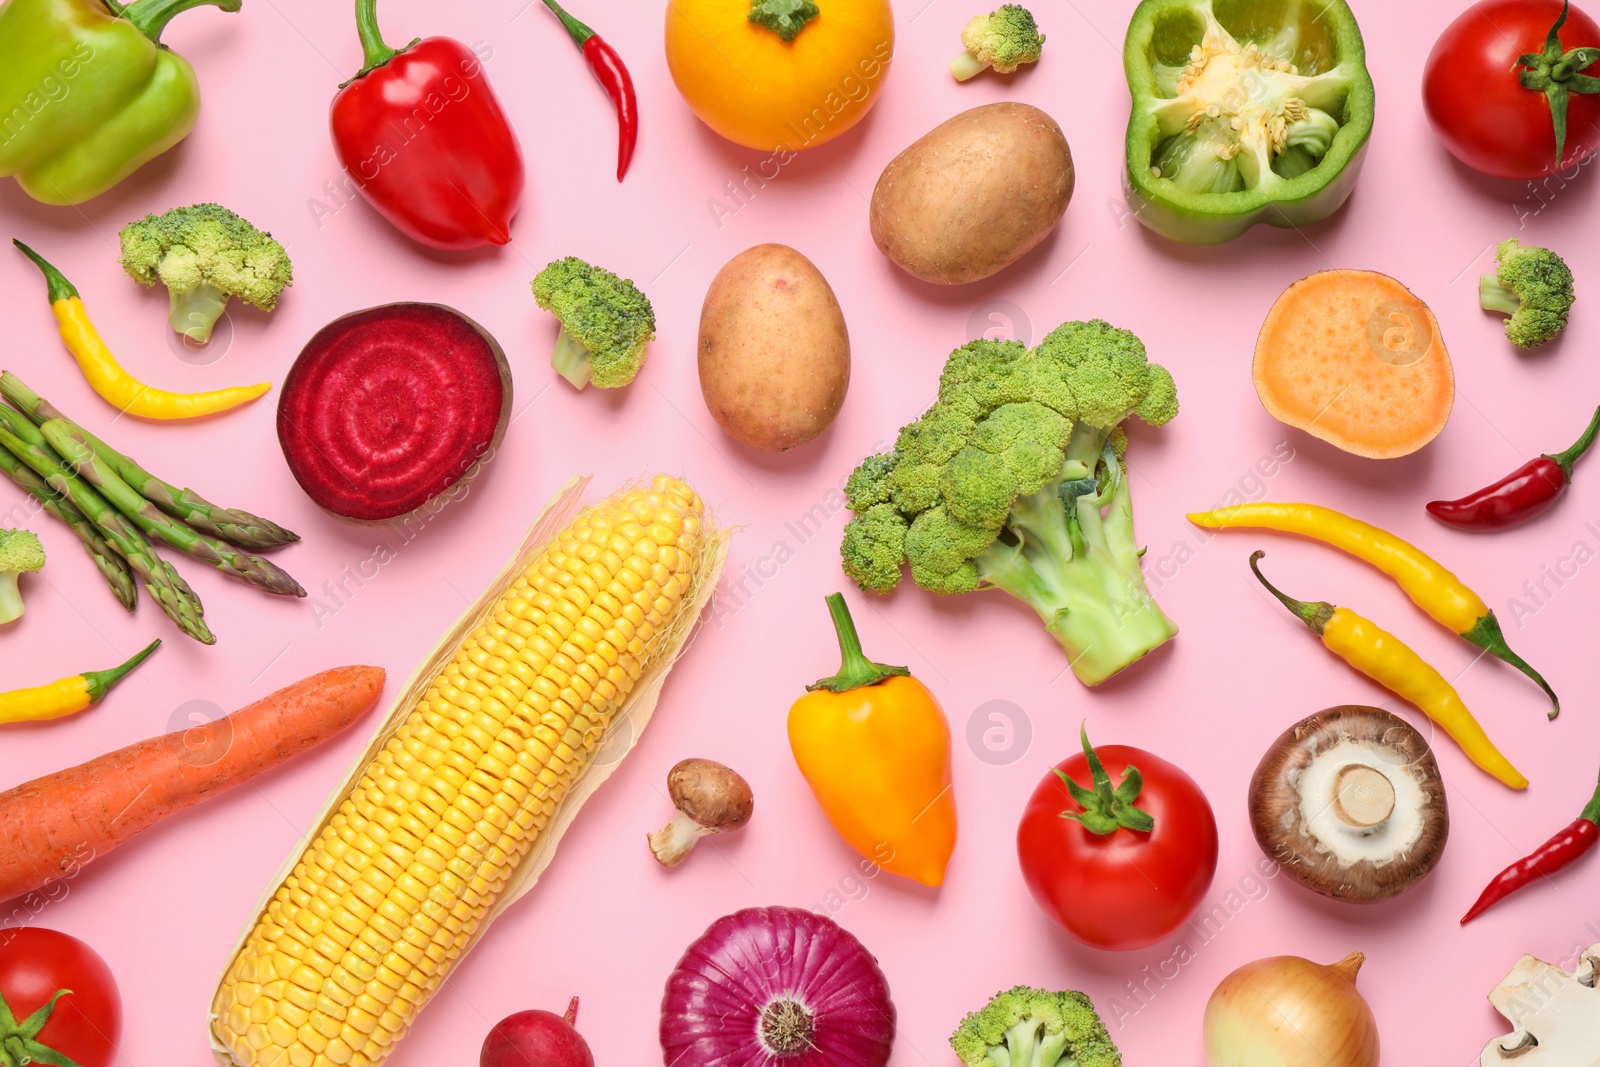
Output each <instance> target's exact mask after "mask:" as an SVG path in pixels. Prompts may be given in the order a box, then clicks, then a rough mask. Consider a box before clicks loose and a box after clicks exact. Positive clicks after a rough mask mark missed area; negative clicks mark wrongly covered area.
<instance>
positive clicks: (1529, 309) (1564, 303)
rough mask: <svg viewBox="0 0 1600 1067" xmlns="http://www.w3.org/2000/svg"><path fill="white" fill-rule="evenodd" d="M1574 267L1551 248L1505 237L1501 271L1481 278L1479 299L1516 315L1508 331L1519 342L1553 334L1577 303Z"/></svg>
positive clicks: (1525, 344) (1498, 262) (1528, 343)
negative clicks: (1574, 302) (1507, 239)
mask: <svg viewBox="0 0 1600 1067" xmlns="http://www.w3.org/2000/svg"><path fill="white" fill-rule="evenodd" d="M1572 301H1573V294H1572V271H1571V270H1569V269H1568V268H1567V264H1566V261H1565V260H1563V259H1562V258H1561V257H1560V256H1558V255H1556V254H1555V253H1554V252H1552V251H1550V250H1549V249H1548V248H1536V247H1533V246H1531V245H1524V244H1522V243H1521V242H1519V241H1518V240H1517V239H1516V238H1515V237H1513V238H1511V239H1510V240H1509V241H1501V242H1500V247H1499V250H1498V251H1497V252H1496V253H1495V273H1493V274H1485V275H1483V276H1482V277H1481V278H1479V279H1478V303H1480V304H1482V305H1483V308H1484V310H1485V311H1498V312H1501V313H1502V314H1506V315H1510V316H1511V317H1510V318H1509V319H1507V320H1506V336H1507V337H1508V338H1510V340H1511V343H1512V344H1514V345H1516V346H1517V347H1518V348H1534V347H1536V346H1538V345H1542V344H1544V343H1545V342H1546V341H1549V340H1552V339H1553V338H1554V337H1555V335H1556V334H1558V333H1560V332H1561V331H1562V330H1563V329H1565V328H1566V325H1567V312H1569V311H1570V310H1571V309H1572Z"/></svg>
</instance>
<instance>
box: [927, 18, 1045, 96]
mask: <svg viewBox="0 0 1600 1067" xmlns="http://www.w3.org/2000/svg"><path fill="white" fill-rule="evenodd" d="M961 43H962V45H964V46H965V47H966V51H965V52H962V53H961V54H960V55H959V56H956V58H955V59H953V60H951V61H950V73H952V74H954V75H955V76H956V80H957V81H966V80H967V79H968V78H974V77H977V76H978V75H979V74H981V73H983V72H984V71H986V70H988V69H989V68H990V67H993V68H994V69H995V70H997V71H999V72H1000V73H1001V74H1012V73H1015V72H1016V69H1017V68H1018V67H1020V66H1022V65H1023V64H1024V63H1037V62H1039V56H1040V55H1041V54H1042V52H1043V51H1044V37H1043V36H1042V35H1041V34H1040V33H1039V24H1038V23H1037V22H1035V21H1034V19H1033V12H1031V11H1029V10H1028V9H1027V8H1025V7H1020V6H1018V5H1017V4H1006V5H1005V6H1004V7H1001V8H1000V9H998V10H996V11H992V12H990V13H989V14H987V15H978V16H976V17H975V18H973V20H972V21H971V22H968V23H967V28H966V29H964V30H962V31H961Z"/></svg>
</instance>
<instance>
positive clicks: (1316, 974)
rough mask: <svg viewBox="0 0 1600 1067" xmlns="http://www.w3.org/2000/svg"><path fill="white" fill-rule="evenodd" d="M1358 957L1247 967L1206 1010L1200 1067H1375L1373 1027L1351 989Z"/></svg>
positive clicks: (1278, 959)
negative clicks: (1203, 1065) (1330, 962)
mask: <svg viewBox="0 0 1600 1067" xmlns="http://www.w3.org/2000/svg"><path fill="white" fill-rule="evenodd" d="M1364 962H1366V957H1365V956H1363V955H1362V954H1361V953H1359V952H1352V953H1350V955H1348V956H1346V957H1345V958H1344V959H1342V960H1340V961H1339V962H1338V963H1335V964H1333V965H1332V966H1324V965H1322V964H1320V963H1312V962H1311V961H1310V960H1303V959H1301V958H1300V957H1299V956H1273V957H1271V958H1270V959H1264V960H1256V961H1255V962H1254V963H1247V964H1245V965H1244V966H1243V967H1240V968H1239V969H1238V970H1237V971H1234V972H1233V973H1232V974H1230V975H1228V977H1226V978H1224V979H1223V980H1222V984H1221V985H1219V986H1217V989H1216V992H1214V993H1212V994H1211V1001H1210V1002H1209V1003H1208V1004H1207V1005H1206V1018H1205V1038H1206V1063H1207V1064H1208V1067H1378V1023H1377V1021H1376V1020H1375V1019H1373V1017H1372V1009H1371V1008H1370V1007H1369V1006H1368V1005H1367V1002H1366V1000H1365V998H1363V997H1362V996H1361V994H1360V993H1359V992H1358V991H1357V990H1356V972H1357V971H1359V970H1360V969H1361V965H1362V963H1364Z"/></svg>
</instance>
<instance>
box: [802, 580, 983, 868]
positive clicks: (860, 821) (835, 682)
mask: <svg viewBox="0 0 1600 1067" xmlns="http://www.w3.org/2000/svg"><path fill="white" fill-rule="evenodd" d="M828 610H829V611H830V612H831V613H832V614H833V625H834V629H835V630H836V631H837V632H838V637H839V651H840V653H841V654H842V656H843V658H844V664H843V666H841V667H840V668H839V673H838V674H835V675H833V676H832V677H831V678H824V679H822V680H821V681H819V682H816V683H815V684H813V685H810V686H808V687H807V689H808V690H809V691H808V692H807V693H806V695H805V696H803V697H801V698H800V699H799V700H797V701H795V702H794V706H793V707H792V708H790V709H789V747H790V748H791V749H793V750H794V758H795V762H796V763H798V764H799V765H800V773H801V774H803V775H804V776H805V779H806V781H807V782H808V783H810V785H811V791H812V793H814V794H815V795H816V798H817V803H818V804H820V805H821V806H822V810H823V812H824V813H825V814H826V815H827V816H828V821H829V822H830V823H832V824H833V828H834V829H835V830H837V831H838V832H839V836H840V837H843V838H844V839H845V841H846V842H847V843H848V844H849V845H850V847H851V848H853V849H855V850H856V851H857V852H859V853H860V854H861V855H862V856H864V857H865V858H867V859H869V860H871V861H873V862H874V863H876V864H877V865H878V866H880V867H882V868H883V869H884V870H886V871H889V872H890V873H891V874H899V875H903V876H905V877H907V878H910V879H912V880H913V881H916V882H921V883H922V884H923V885H939V884H940V883H941V882H943V881H944V871H945V867H946V866H947V865H948V864H949V862H950V854H951V853H952V852H954V851H955V847H956V804H955V795H954V793H953V792H952V790H951V783H950V724H949V723H948V722H946V721H945V717H944V711H943V710H942V709H941V708H940V707H939V702H938V701H937V700H936V699H934V696H933V694H932V693H930V692H929V691H928V689H927V687H926V686H924V685H923V684H922V683H921V682H919V681H917V680H916V679H915V678H912V677H911V673H910V672H909V671H908V670H906V668H904V667H889V666H885V665H884V664H881V663H873V662H872V661H871V660H869V659H867V657H866V656H865V655H863V654H862V652H861V641H860V639H859V638H858V637H857V636H856V628H855V623H854V622H853V621H851V618H850V609H849V608H847V607H845V603H844V597H842V596H840V595H839V594H838V593H834V594H833V595H832V596H830V597H828Z"/></svg>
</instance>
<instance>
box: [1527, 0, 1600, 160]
mask: <svg viewBox="0 0 1600 1067" xmlns="http://www.w3.org/2000/svg"><path fill="white" fill-rule="evenodd" d="M1571 7H1572V4H1571V0H1562V3H1561V14H1560V15H1558V16H1556V21H1555V25H1553V26H1551V27H1550V32H1549V33H1547V34H1546V35H1545V38H1544V49H1543V50H1542V51H1539V52H1528V53H1526V54H1524V55H1521V56H1519V57H1517V64H1518V66H1519V67H1520V68H1521V69H1520V70H1518V71H1517V83H1518V84H1519V85H1521V86H1522V87H1523V88H1524V89H1532V90H1534V91H1535V92H1541V93H1544V98H1545V100H1546V101H1548V102H1549V104H1550V119H1551V121H1552V122H1554V123H1555V130H1556V166H1557V167H1560V166H1561V157H1562V156H1563V155H1564V154H1565V153H1566V147H1567V104H1568V101H1569V100H1570V99H1571V97H1572V94H1573V93H1600V78H1596V77H1591V76H1590V75H1587V74H1583V73H1580V72H1581V71H1582V70H1583V69H1584V68H1586V67H1589V66H1593V65H1594V64H1595V63H1596V62H1600V48H1574V49H1573V50H1572V51H1570V52H1567V51H1563V50H1562V47H1561V27H1563V26H1565V25H1566V24H1567V14H1568V12H1569V11H1570V10H1571Z"/></svg>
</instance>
